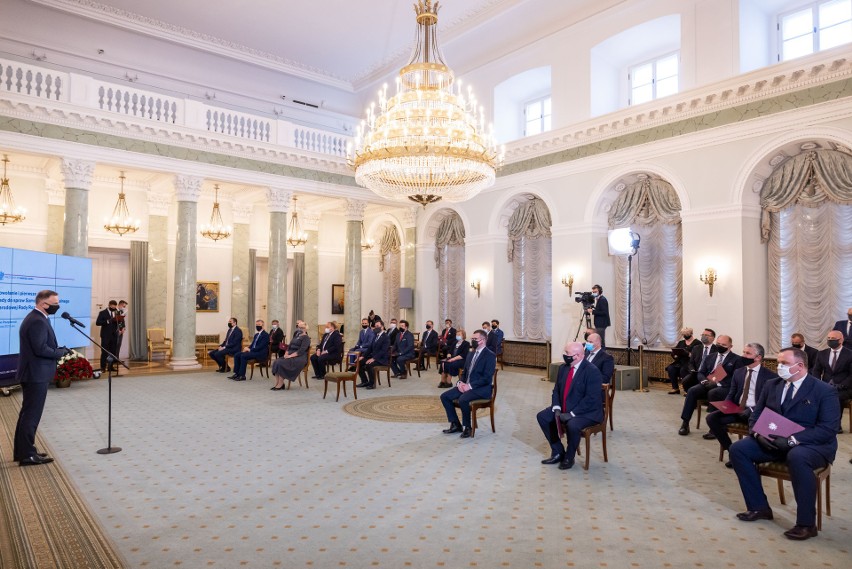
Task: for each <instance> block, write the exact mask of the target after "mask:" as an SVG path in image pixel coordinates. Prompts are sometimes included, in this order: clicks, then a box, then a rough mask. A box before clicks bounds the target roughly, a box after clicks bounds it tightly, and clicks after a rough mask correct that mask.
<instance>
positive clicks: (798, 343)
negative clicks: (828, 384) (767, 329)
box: [790, 332, 819, 373]
mask: <svg viewBox="0 0 852 569" xmlns="http://www.w3.org/2000/svg"><path fill="white" fill-rule="evenodd" d="M790 345H791V346H792V347H794V348H798V349H799V350H802V351H803V352H805V355H806V356H808V373H813V371H814V366H815V365H816V362H817V356H818V355H819V350H817V349H816V348H814V347H813V346H809V345H807V344H806V343H805V336H804V335H803V334H801V333H800V332H796V333H794V334H792V335H791V336H790Z"/></svg>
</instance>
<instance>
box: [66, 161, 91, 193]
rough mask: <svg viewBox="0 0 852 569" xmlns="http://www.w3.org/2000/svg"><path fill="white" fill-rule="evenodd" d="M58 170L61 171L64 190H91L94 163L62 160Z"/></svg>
mask: <svg viewBox="0 0 852 569" xmlns="http://www.w3.org/2000/svg"><path fill="white" fill-rule="evenodd" d="M59 168H60V170H61V171H62V177H63V178H64V185H65V187H66V188H74V189H77V190H86V191H88V190H90V189H91V188H92V174H94V172H95V163H94V162H89V161H88V160H74V159H72V158H63V159H62V163H61V164H60V165H59Z"/></svg>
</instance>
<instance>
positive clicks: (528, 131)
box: [524, 95, 551, 136]
mask: <svg viewBox="0 0 852 569" xmlns="http://www.w3.org/2000/svg"><path fill="white" fill-rule="evenodd" d="M550 115H551V104H550V95H548V96H547V97H542V98H540V99H536V100H534V101H530V102H528V103H527V104H526V105H524V136H532V135H534V134H541V133H542V132H547V131H548V130H550Z"/></svg>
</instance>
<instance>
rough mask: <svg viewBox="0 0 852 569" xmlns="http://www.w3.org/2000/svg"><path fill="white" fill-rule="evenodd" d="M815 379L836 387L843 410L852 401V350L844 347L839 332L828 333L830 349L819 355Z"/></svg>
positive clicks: (815, 367) (815, 366) (815, 368)
mask: <svg viewBox="0 0 852 569" xmlns="http://www.w3.org/2000/svg"><path fill="white" fill-rule="evenodd" d="M813 374H814V377H816V378H817V379H821V380H822V381H824V382H826V383H828V384H829V385H832V386H834V388H835V389H837V395H838V397H839V398H840V408H841V409H843V408H844V407H846V405H848V404H849V400H850V399H852V349H849V348H847V347H846V346H844V345H843V335H842V334H841V333H840V332H838V331H837V330H832V331H831V332H829V333H828V347H827V348H826V349H824V350H822V351H821V352H819V354H818V355H817V361H816V364H815V365H814V372H813Z"/></svg>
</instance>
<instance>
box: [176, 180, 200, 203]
mask: <svg viewBox="0 0 852 569" xmlns="http://www.w3.org/2000/svg"><path fill="white" fill-rule="evenodd" d="M203 182H204V178H199V177H198V176H182V175H180V174H178V175H176V176H175V197H176V198H177V201H179V202H196V203H197V202H198V198H200V197H201V184H202V183H203Z"/></svg>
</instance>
